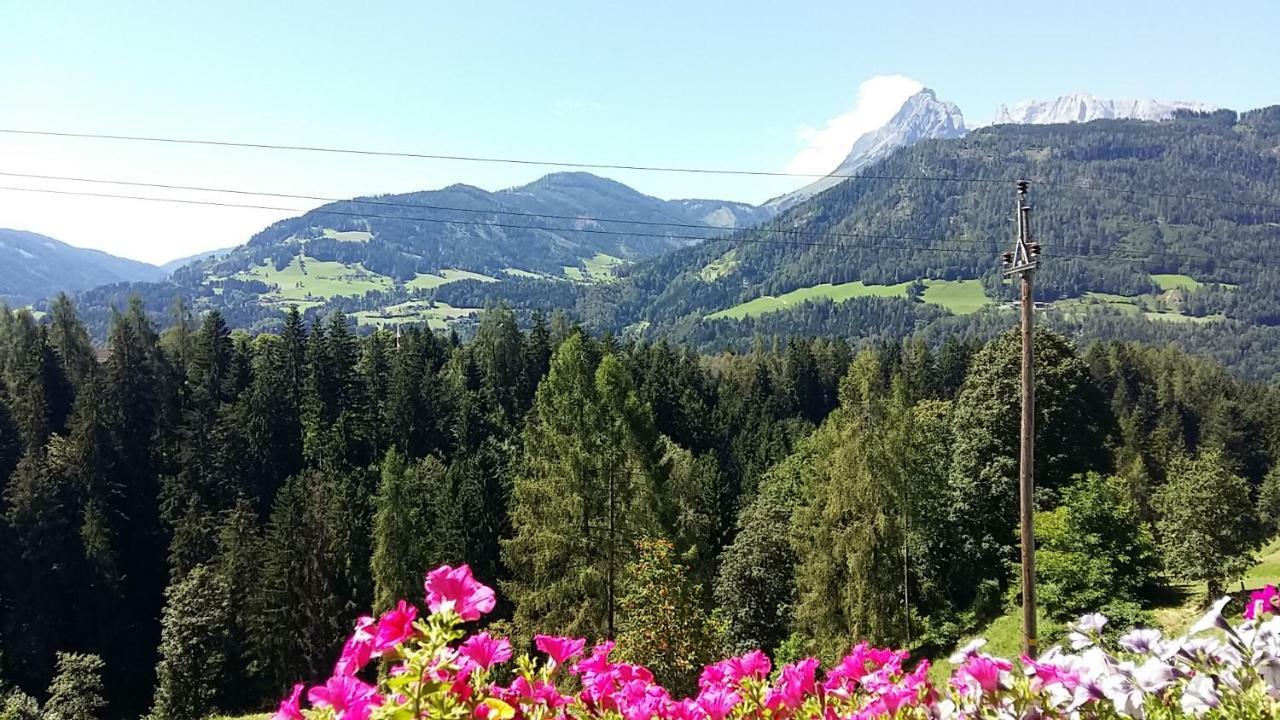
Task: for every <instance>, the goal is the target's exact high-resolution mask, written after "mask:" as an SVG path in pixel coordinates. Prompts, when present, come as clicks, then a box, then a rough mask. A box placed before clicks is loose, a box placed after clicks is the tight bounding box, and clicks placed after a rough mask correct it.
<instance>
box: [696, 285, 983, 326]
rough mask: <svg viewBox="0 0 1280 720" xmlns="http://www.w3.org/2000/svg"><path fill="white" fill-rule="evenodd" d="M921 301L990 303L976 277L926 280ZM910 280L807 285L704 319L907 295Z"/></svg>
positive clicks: (961, 305)
mask: <svg viewBox="0 0 1280 720" xmlns="http://www.w3.org/2000/svg"><path fill="white" fill-rule="evenodd" d="M924 284H925V291H924V301H925V302H927V303H932V304H934V305H941V306H942V307H945V308H947V309H948V310H950V311H951V312H953V313H955V314H957V315H965V314H968V313H971V312H975V311H976V310H978V309H979V308H981V307H982V306H984V305H987V304H988V303H990V300H988V299H987V296H986V295H984V294H983V292H982V283H981V282H979V281H977V280H925V281H924ZM909 285H911V283H909V282H903V283H898V284H896V285H867V284H865V283H863V282H862V281H861V280H858V281H854V282H849V283H841V284H839V285H832V284H831V283H822V284H821V285H810V286H809V287H804V288H799V289H798V290H792V291H791V292H789V293H784V294H782V295H778V296H773V295H765V296H762V297H758V298H755V299H752V300H748V301H747V302H744V303H741V304H739V305H735V306H733V307H731V308H727V309H725V310H721V311H719V312H714V313H711V314H710V315H707V316H706V317H705V318H704V319H706V320H718V319H721V318H730V319H734V320H740V319H742V318H746V317H752V316H755V315H763V314H765V313H770V312H777V311H779V310H786V309H788V308H792V307H795V306H797V305H799V304H800V303H803V302H806V301H809V300H819V299H823V298H826V299H829V300H831V301H832V302H844V301H845V300H849V299H850V298H856V297H906V296H907V287H908V286H909Z"/></svg>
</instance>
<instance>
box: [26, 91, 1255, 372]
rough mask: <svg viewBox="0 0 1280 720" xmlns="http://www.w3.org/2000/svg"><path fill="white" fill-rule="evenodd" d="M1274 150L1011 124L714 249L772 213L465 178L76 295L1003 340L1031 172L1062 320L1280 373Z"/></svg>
mask: <svg viewBox="0 0 1280 720" xmlns="http://www.w3.org/2000/svg"><path fill="white" fill-rule="evenodd" d="M1277 148H1280V107H1269V108H1264V109H1260V110H1254V111H1250V112H1246V113H1242V114H1237V113H1235V112H1232V111H1229V110H1223V111H1217V112H1213V113H1208V114H1194V113H1182V114H1180V115H1178V116H1177V117H1175V118H1174V119H1173V120H1168V121H1163V122H1144V121H1137V120H1099V121H1094V122H1089V123H1082V124H1068V125H999V126H992V127H987V128H983V129H981V130H978V131H975V132H972V133H970V134H969V135H967V136H966V137H964V138H958V139H948V140H930V141H924V142H921V143H919V144H916V145H914V146H912V147H909V148H901V149H899V150H897V151H896V152H894V153H892V154H891V155H890V156H889V157H887V158H885V159H883V160H882V161H880V162H878V163H876V164H875V165H873V166H871V167H868V168H866V170H865V175H864V177H863V178H861V179H855V180H850V181H847V182H844V183H841V184H839V185H837V186H835V187H832V188H831V189H829V190H827V191H826V192H823V193H821V194H819V195H818V196H816V197H814V198H812V199H810V200H808V201H807V202H804V203H801V204H799V205H797V206H795V207H793V208H791V209H789V210H788V211H786V212H784V213H783V214H781V215H780V216H778V217H776V218H774V219H772V220H769V221H768V222H764V224H763V225H760V226H759V227H757V228H754V229H746V230H742V231H739V232H738V233H736V234H734V235H732V236H731V237H729V238H728V239H725V240H722V241H712V242H706V243H701V244H699V243H698V242H697V241H695V240H692V239H691V238H692V237H695V236H696V237H710V236H714V235H715V233H710V232H707V231H705V230H702V229H700V228H699V226H700V225H703V224H713V225H717V226H735V225H750V224H753V223H760V222H763V221H764V220H765V219H766V218H767V216H768V213H764V212H763V211H757V210H756V209H752V208H750V207H749V206H744V205H738V204H733V203H718V202H716V201H662V200H658V199H656V198H651V197H647V196H644V195H641V194H639V193H636V192H634V191H632V190H630V189H628V188H626V187H625V186H622V185H619V184H617V183H614V182H612V181H608V180H604V179H601V178H597V177H594V176H591V175H586V174H582V173H567V174H556V175H551V176H548V177H546V178H544V179H542V180H539V181H538V182H535V183H532V184H530V185H528V186H525V187H522V188H515V189H512V190H507V191H502V192H499V193H485V192H483V191H480V190H477V189H474V188H467V187H464V186H454V187H451V188H446V189H445V190H441V191H437V192H432V193H417V194H411V195H404V196H384V197H375V198H367V199H358V200H353V201H349V202H345V203H335V204H332V205H329V206H325V207H323V208H320V209H318V210H317V211H315V212H313V213H309V214H306V215H303V216H300V217H299V218H295V219H291V220H286V221H282V222H280V223H277V224H275V225H273V226H271V227H269V228H267V229H265V230H264V231H263V232H261V233H259V234H258V235H257V236H255V237H254V238H253V239H252V240H251V241H250V243H249V244H248V245H247V246H245V247H242V248H240V249H239V250H237V251H236V252H234V253H233V254H232V255H231V256H230V257H228V258H226V259H223V260H221V261H217V262H209V263H204V264H199V265H196V266H192V267H188V268H185V269H183V270H180V271H179V272H178V273H176V274H175V276H174V279H173V281H172V282H170V283H161V284H136V283H135V284H126V285H112V286H104V287H100V288H96V289H94V290H91V291H87V292H85V293H82V294H81V295H80V296H79V297H78V304H79V305H80V306H81V308H82V314H83V316H84V317H85V320H86V322H87V324H88V325H89V327H90V329H91V332H92V335H93V336H94V337H95V338H97V339H101V338H105V334H106V331H107V327H108V325H109V322H110V318H111V313H112V308H123V307H124V305H125V303H127V302H128V298H129V297H130V296H131V295H133V294H138V295H139V296H140V297H142V299H143V303H144V307H145V309H146V311H147V312H148V315H149V317H151V319H152V320H153V321H156V322H158V323H162V324H163V323H169V322H173V320H172V318H173V313H172V308H171V306H172V303H173V302H174V300H175V298H177V297H181V298H182V299H183V302H184V303H185V306H186V308H188V309H190V310H192V311H196V312H203V311H204V310H207V309H210V308H217V309H219V310H220V311H221V312H222V313H223V314H224V316H225V317H226V319H227V321H228V323H229V324H231V325H232V326H234V327H243V328H248V329H250V330H252V331H255V332H259V331H264V330H271V331H279V329H280V328H281V324H282V322H283V317H284V309H285V308H286V307H288V306H289V305H297V306H298V307H299V308H300V309H301V311H302V312H303V313H304V316H305V317H306V318H307V319H308V320H314V319H315V318H317V317H321V316H323V315H324V314H325V313H327V312H329V311H332V310H335V309H336V310H341V311H343V312H346V313H349V314H350V315H351V316H352V318H353V320H354V323H355V325H356V326H357V327H359V328H361V329H362V332H367V331H370V330H372V329H374V328H392V327H395V326H397V325H407V324H415V323H417V324H423V323H425V324H429V325H430V326H431V327H433V328H435V329H443V328H446V327H448V328H452V329H456V330H457V331H458V332H459V333H460V334H461V335H462V336H463V337H467V336H469V335H470V334H471V333H473V332H474V331H475V327H476V324H475V318H476V317H477V316H478V314H479V312H480V311H481V310H482V309H483V308H485V307H487V306H489V305H493V304H495V303H506V304H508V305H510V306H511V307H512V308H513V310H515V312H516V314H517V317H518V320H519V322H520V324H521V326H522V327H526V328H527V327H528V323H529V319H530V317H531V316H532V314H533V313H534V312H536V311H541V312H543V313H544V314H545V313H549V312H551V311H552V310H556V309H559V310H563V311H565V312H567V313H569V314H570V316H571V317H573V318H574V319H576V320H578V321H580V322H582V323H583V324H584V326H585V327H588V328H590V329H591V330H593V331H595V332H612V333H615V334H625V335H628V336H636V337H643V338H646V339H649V340H654V339H658V338H666V339H668V340H670V341H673V342H678V343H681V344H687V345H690V346H692V347H694V348H697V349H699V350H701V351H720V350H723V349H724V348H727V347H732V348H735V349H737V350H739V351H741V350H745V349H747V348H748V347H749V345H750V343H751V341H752V338H753V337H756V336H761V337H765V338H779V339H781V340H782V341H783V342H785V340H786V339H787V338H789V337H808V336H828V337H830V336H838V337H842V338H845V339H846V340H847V341H849V342H851V343H857V342H863V341H871V342H878V341H883V340H895V341H896V340H898V339H901V338H903V337H907V336H909V335H913V334H921V335H922V336H924V337H926V338H930V339H931V340H932V341H936V340H937V339H938V338H941V337H944V336H946V335H949V334H960V335H964V336H966V337H971V338H976V339H987V338H990V337H992V336H993V335H994V334H995V333H996V332H999V331H1000V330H1001V329H1003V328H1005V327H1008V326H1009V325H1010V324H1011V321H1012V316H1011V315H1009V314H1007V313H1002V312H1001V311H1000V308H999V303H1000V302H1001V301H1002V300H1003V299H1005V298H1006V297H1007V291H1006V289H1005V288H1004V287H1003V286H1002V285H1001V284H1000V279H1001V275H1000V268H999V257H1000V254H1001V253H1002V252H1003V251H1004V250H1005V249H1006V248H1007V246H1008V244H1009V242H1010V235H1011V233H1012V227H1011V222H1010V217H1011V214H1012V207H1013V187H1014V185H1013V182H1014V180H1015V179H1016V178H1024V177H1025V178H1030V179H1031V180H1032V185H1031V200H1032V204H1033V223H1034V229H1035V232H1036V235H1037V239H1038V240H1039V241H1040V243H1041V244H1042V246H1043V248H1044V260H1045V261H1044V263H1043V268H1042V271H1041V272H1040V273H1039V275H1038V276H1037V298H1038V299H1039V300H1041V301H1042V302H1044V303H1046V306H1045V308H1044V313H1045V317H1046V321H1047V322H1048V324H1050V325H1051V326H1053V327H1056V328H1058V329H1059V330H1061V331H1063V332H1066V333H1070V334H1073V335H1078V334H1082V335H1080V336H1082V337H1090V338H1101V339H1113V338H1114V339H1119V338H1133V339H1140V340H1148V341H1152V342H1169V341H1171V342H1175V343H1177V344H1178V345H1179V346H1181V347H1183V348H1184V349H1186V350H1188V351H1190V352H1193V353H1197V354H1206V355H1210V356H1212V357H1214V358H1215V359H1218V360H1220V361H1222V362H1224V363H1226V364H1228V365H1230V366H1232V367H1233V368H1236V369H1237V370H1239V371H1241V372H1242V373H1244V374H1245V375H1246V376H1248V377H1251V378H1255V379H1269V378H1273V377H1275V376H1276V373H1277V369H1280V368H1278V367H1277V366H1276V365H1275V364H1274V363H1272V362H1270V361H1269V360H1268V359H1267V358H1268V357H1270V356H1272V355H1275V354H1276V352H1277V351H1280V310H1278V308H1280V294H1277V291H1276V288H1277V287H1280V282H1278V278H1280V276H1277V272H1278V271H1277V265H1276V261H1275V260H1274V258H1272V257H1271V255H1270V248H1271V246H1272V245H1274V244H1275V243H1276V241H1277V240H1280V189H1278V188H1280V151H1277ZM431 208H436V209H431ZM438 208H456V209H455V210H452V211H450V210H440V209H438ZM589 217H595V218H599V219H598V220H586V219H583V218H589ZM572 218H579V220H577V221H574V220H572ZM610 219H611V220H612V221H607V220H610ZM513 226H514V227H513ZM543 226H545V227H546V229H545V230H542V229H534V228H535V227H537V228H541V227H543ZM37 307H38V309H41V310H47V309H48V307H47V304H41V305H38V306H37Z"/></svg>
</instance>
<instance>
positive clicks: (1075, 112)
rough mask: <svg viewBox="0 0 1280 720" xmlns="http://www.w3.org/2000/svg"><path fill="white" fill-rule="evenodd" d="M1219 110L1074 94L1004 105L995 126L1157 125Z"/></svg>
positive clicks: (1179, 102)
mask: <svg viewBox="0 0 1280 720" xmlns="http://www.w3.org/2000/svg"><path fill="white" fill-rule="evenodd" d="M1217 109H1218V108H1217V107H1215V106H1213V105H1209V104H1208V103H1202V102H1190V101H1183V100H1174V101H1170V102H1163V101H1160V100H1152V99H1149V98H1143V99H1121V100H1113V99H1107V98H1100V97H1096V96H1094V95H1092V94H1090V93H1087V92H1075V93H1071V94H1069V95H1062V96H1060V97H1057V98H1054V99H1053V100H1023V101H1022V102H1017V103H1014V104H1013V105H1001V106H1000V109H999V110H997V111H996V116H995V119H994V120H993V121H992V124H994V125H1005V124H1010V123H1017V124H1020V125H1050V124H1054V123H1073V122H1089V121H1091V120H1120V119H1127V120H1150V121H1155V120H1168V119H1169V118H1171V117H1173V114H1174V113H1175V112H1177V111H1179V110H1190V111H1193V112H1212V111H1214V110H1217Z"/></svg>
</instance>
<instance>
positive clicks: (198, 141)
mask: <svg viewBox="0 0 1280 720" xmlns="http://www.w3.org/2000/svg"><path fill="white" fill-rule="evenodd" d="M0 133H4V134H9V135H26V136H41V137H63V138H80V139H91V140H114V141H123V142H150V143H167V144H174V145H203V146H208V147H236V148H248V149H256V150H284V151H296V152H317V153H329V154H340V155H363V156H373V157H400V158H415V159H425V160H449V161H457V162H477V163H497V164H509V165H533V166H542V167H560V168H576V169H582V170H635V171H642V172H668V173H684V174H696V175H740V176H749V177H790V178H810V179H820V178H836V179H841V180H855V179H856V180H888V181H911V182H957V183H978V184H988V185H1007V184H1008V183H1010V182H1012V178H983V177H974V176H960V175H879V174H870V173H856V174H852V173H850V174H846V173H828V174H822V173H799V172H787V171H781V170H744V169H733V168H698V167H680V166H663V165H633V164H619V163H587V162H569V161H561V160H532V159H528V158H507V157H494V156H481V155H455V154H445V153H423V152H406V151H392V150H368V149H360V148H343V147H332V146H321V145H286V144H275V143H258V142H235V141H230V140H209V139H203V138H174V137H158V136H148V135H111V134H105V133H77V132H59V131H53V130H31V129H21V128H0ZM1027 181H1028V182H1031V183H1034V184H1037V185H1042V186H1044V187H1056V188H1069V189H1074V190H1086V191H1090V192H1105V193H1117V194H1124V195H1149V196H1152V197H1161V198H1166V199H1175V200H1187V201H1192V202H1205V203H1219V204H1223V205H1234V206H1247V207H1264V208H1271V209H1276V210H1280V203H1271V202H1264V201H1254V200H1238V199H1235V198H1224V197H1216V196H1208V195H1189V194H1180V193H1165V192H1159V191H1149V190H1135V189H1133V188H1120V187H1114V186H1109V185H1096V184H1093V183H1071V182H1063V181H1052V180H1045V179H1036V178H1027Z"/></svg>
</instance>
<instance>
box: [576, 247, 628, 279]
mask: <svg viewBox="0 0 1280 720" xmlns="http://www.w3.org/2000/svg"><path fill="white" fill-rule="evenodd" d="M625 262H626V261H625V260H623V259H622V258H620V257H614V256H612V255H606V254H605V253H596V254H595V255H592V256H591V257H589V258H587V259H586V260H583V261H582V265H583V266H584V267H585V268H586V269H587V277H588V278H590V279H591V280H594V281H595V282H613V281H614V280H616V279H617V278H618V276H617V275H614V274H613V269H614V268H615V267H617V266H619V265H622V264H624V263H625Z"/></svg>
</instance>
